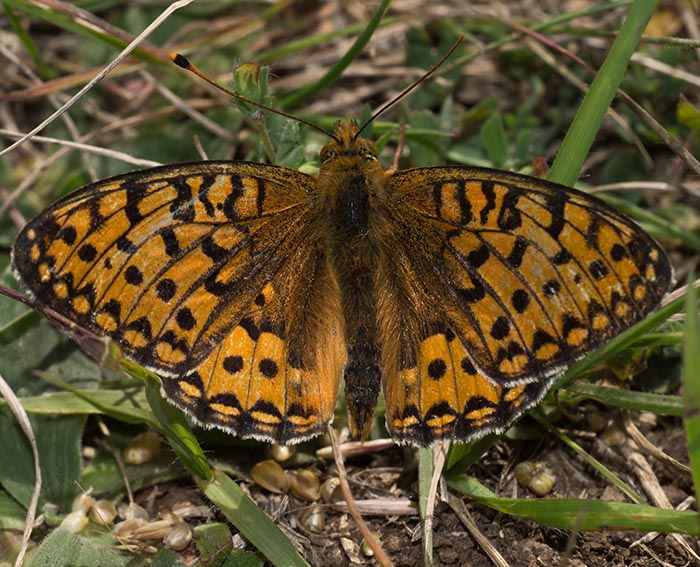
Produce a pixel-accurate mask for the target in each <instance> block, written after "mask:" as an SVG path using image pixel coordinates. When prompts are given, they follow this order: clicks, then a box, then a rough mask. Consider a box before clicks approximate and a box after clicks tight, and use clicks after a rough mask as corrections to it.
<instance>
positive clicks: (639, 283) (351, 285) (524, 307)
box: [12, 121, 672, 445]
mask: <svg viewBox="0 0 700 567" xmlns="http://www.w3.org/2000/svg"><path fill="white" fill-rule="evenodd" d="M377 157H378V156H377V149H376V147H375V145H374V144H373V143H372V142H371V141H369V140H367V139H364V138H363V137H362V136H361V134H360V129H359V128H358V126H357V124H356V123H355V122H353V121H343V122H339V123H338V124H337V125H336V127H335V129H334V131H333V133H332V139H331V141H329V142H328V143H327V144H326V145H325V146H324V147H323V149H322V150H321V153H320V169H319V173H318V176H311V175H308V174H305V173H301V172H299V171H296V170H293V169H289V168H285V167H279V166H275V165H267V164H263V163H251V162H236V161H205V162H198V163H188V164H175V165H168V166H164V167H157V168H153V169H146V170H143V171H137V172H134V173H128V174H126V175H120V176H117V177H113V178H110V179H105V180H102V181H98V182H96V183H92V184H90V185H87V186H86V187H83V188H82V189H80V190H78V191H76V192H75V193H73V194H71V195H68V196H66V197H65V198H63V199H61V200H59V201H58V202H56V203H55V204H53V205H52V206H50V207H49V208H48V209H46V210H45V211H44V212H43V213H41V214H40V215H39V216H38V217H36V218H35V219H34V220H32V221H31V222H29V223H28V224H27V225H26V226H25V227H24V229H23V230H22V231H21V233H20V234H19V236H18V237H17V239H16V242H15V244H14V248H13V258H12V263H13V267H14V271H15V273H16V274H17V276H18V278H19V279H20V281H21V282H22V284H23V285H24V286H25V287H26V288H27V289H28V290H29V291H30V292H31V294H32V295H33V296H34V298H35V300H36V301H37V302H38V303H39V304H40V305H42V306H45V307H48V308H50V309H52V310H54V311H55V312H57V313H59V314H61V315H62V316H64V317H66V318H67V319H68V320H70V321H72V322H74V323H75V324H76V325H78V326H79V327H81V328H84V329H87V330H89V331H91V332H93V333H95V334H97V335H99V336H104V337H109V338H110V339H111V340H113V341H114V342H116V344H117V345H118V346H119V348H120V349H121V351H122V352H123V354H124V355H125V356H127V357H128V358H130V359H132V360H133V361H135V362H137V363H138V364H140V365H142V366H144V367H145V368H148V369H150V370H152V371H154V372H155V373H156V374H158V375H159V376H160V377H161V379H162V389H163V393H164V395H165V396H166V397H167V399H169V400H170V401H171V402H172V403H174V404H175V405H176V406H178V407H179V408H181V409H182V410H184V411H185V412H187V413H188V414H189V415H190V416H191V417H192V418H193V419H194V421H196V422H197V423H199V424H201V425H203V426H215V427H219V428H221V429H224V430H226V431H229V432H231V433H233V434H235V435H238V436H240V437H243V438H255V439H261V440H265V441H274V442H278V443H295V442H299V441H302V440H305V439H308V438H311V437H313V436H316V435H318V434H320V433H322V432H323V431H324V429H325V427H326V424H327V423H328V422H330V421H331V419H332V418H333V413H334V408H335V404H336V398H337V394H338V389H339V385H340V382H341V380H344V382H345V395H346V401H347V407H348V413H349V423H350V428H351V431H352V433H353V435H355V436H356V437H360V438H364V437H366V436H367V434H368V432H369V429H370V427H371V424H372V418H373V413H374V409H375V405H376V402H377V398H378V395H379V393H380V390H383V394H384V399H385V404H386V425H387V428H388V430H389V432H390V433H391V435H392V437H393V438H394V439H395V440H396V441H397V442H407V443H412V444H418V445H426V444H430V443H431V442H433V441H435V440H438V439H452V440H457V441H467V440H471V439H475V438H478V437H481V436H483V435H485V434H486V433H489V432H500V431H502V430H504V428H506V427H507V426H508V425H509V424H511V423H512V422H513V421H514V420H515V419H516V418H517V417H518V416H519V415H521V414H522V413H523V412H524V411H526V410H527V409H528V408H530V407H532V406H533V405H534V404H536V403H537V402H538V401H539V400H540V399H541V398H542V396H543V395H544V394H545V393H546V391H547V389H548V388H549V387H550V386H551V384H552V383H553V382H554V381H555V380H556V379H557V378H558V377H560V376H561V375H562V373H563V372H564V370H565V369H566V367H567V366H568V365H569V364H570V363H571V362H572V361H574V360H577V359H579V358H581V357H582V356H584V355H585V354H586V353H587V352H589V351H590V350H592V349H594V348H595V347H597V346H599V345H601V344H602V343H604V342H605V341H607V340H609V339H610V338H611V337H613V336H615V335H616V334H618V333H620V332H621V331H622V330H624V329H626V328H628V327H630V326H631V325H633V324H634V323H636V322H637V321H639V320H640V319H642V318H644V317H645V316H646V315H647V314H648V313H649V312H651V311H652V310H653V309H654V308H655V307H656V306H657V305H658V304H659V302H660V300H661V298H662V297H663V295H664V294H665V293H666V291H667V290H668V288H669V286H670V285H671V282H672V269H671V266H670V263H669V261H668V259H667V257H666V255H665V253H664V251H663V250H662V248H661V247H660V246H659V245H658V244H657V243H656V242H655V241H654V239H653V238H652V237H650V236H649V235H648V234H646V233H645V232H644V231H643V230H642V229H641V228H639V227H638V226H637V225H636V224H635V223H634V222H633V221H632V220H631V219H629V218H628V217H627V216H625V215H624V214H622V213H620V212H618V211H616V210H614V209H613V208H611V207H610V206H608V205H607V204H605V203H604V202H602V201H600V200H599V199H597V198H594V197H592V196H590V195H587V194H585V193H582V192H579V191H577V190H574V189H571V188H568V187H564V186H561V185H557V184H554V183H550V182H547V181H544V180H542V179H536V178H532V177H528V176H525V175H520V174H515V173H508V172H504V171H497V170H491V169H481V168H474V167H464V166H444V167H427V168H416V169H408V170H403V171H396V172H387V171H384V170H383V169H382V167H381V165H380V164H379V162H378V159H377Z"/></svg>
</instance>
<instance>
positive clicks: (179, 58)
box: [170, 53, 192, 69]
mask: <svg viewBox="0 0 700 567" xmlns="http://www.w3.org/2000/svg"><path fill="white" fill-rule="evenodd" d="M170 60H171V61H172V62H173V63H175V65H177V66H178V67H182V68H183V69H189V68H191V67H192V64H191V63H190V62H189V61H188V60H187V57H185V56H184V55H181V54H180V53H171V54H170Z"/></svg>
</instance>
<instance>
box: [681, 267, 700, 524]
mask: <svg viewBox="0 0 700 567" xmlns="http://www.w3.org/2000/svg"><path fill="white" fill-rule="evenodd" d="M689 282H690V283H689V285H688V293H687V295H686V315H685V317H686V319H685V344H684V346H683V405H684V406H685V420H684V425H685V436H686V439H687V442H688V452H689V455H690V469H691V471H692V474H693V484H694V486H695V497H696V498H698V495H700V349H698V345H700V315H698V308H699V307H700V306H698V290H697V289H696V288H695V287H694V285H693V283H692V280H690V278H689ZM698 525H699V526H700V516H698Z"/></svg>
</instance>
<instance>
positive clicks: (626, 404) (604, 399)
mask: <svg viewBox="0 0 700 567" xmlns="http://www.w3.org/2000/svg"><path fill="white" fill-rule="evenodd" d="M566 392H569V393H570V394H573V395H575V396H576V397H584V398H589V399H591V400H596V401H598V402H601V403H603V404H606V405H608V406H612V407H617V408H624V409H631V410H636V411H650V412H652V413H655V414H656V415H673V416H677V417H681V416H682V415H683V402H682V400H681V398H680V397H679V396H670V395H666V394H651V393H649V392H636V391H631V390H622V389H620V388H609V387H607V386H599V385H598V384H588V383H587V382H583V381H578V382H574V383H572V384H569V385H568V386H566V389H565V390H562V392H561V393H560V397H561V395H566ZM562 401H566V399H565V398H564V399H563V400H562Z"/></svg>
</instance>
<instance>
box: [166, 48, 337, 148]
mask: <svg viewBox="0 0 700 567" xmlns="http://www.w3.org/2000/svg"><path fill="white" fill-rule="evenodd" d="M170 60H171V61H172V62H173V63H175V65H177V66H178V67H182V68H183V69H185V70H186V71H189V72H190V73H193V74H194V75H197V76H198V77H199V78H200V79H202V80H203V81H205V82H207V83H209V84H210V85H211V86H213V87H214V88H217V89H219V90H220V91H221V92H224V93H226V94H227V95H229V96H232V97H233V98H235V99H238V100H240V101H241V102H244V103H246V104H250V105H252V106H257V107H258V108H262V109H263V110H267V111H269V112H274V113H275V114H279V115H280V116H284V117H285V118H288V119H290V120H295V121H296V122H300V123H301V124H305V125H306V126H310V127H311V128H313V129H314V130H318V131H319V132H322V133H323V134H325V135H326V136H328V137H330V138H332V139H333V140H335V141H336V142H337V141H338V140H337V139H336V137H335V136H334V135H333V134H332V133H331V132H329V131H328V130H326V129H325V128H321V127H320V126H318V125H316V124H314V123H313V122H309V121H308V120H304V119H303V118H299V117H298V116H294V115H293V114H289V113H287V112H284V111H283V110H279V109H277V108H272V107H270V106H267V105H265V104H263V103H261V102H258V101H256V100H253V99H250V98H248V97H245V96H243V95H240V94H238V93H237V92H235V91H232V90H231V89H227V88H226V87H224V86H222V85H220V84H219V83H217V82H216V81H214V80H213V79H210V78H209V77H207V76H206V75H205V74H204V73H203V72H202V71H200V70H199V69H197V67H195V66H194V65H192V63H190V62H189V60H188V59H187V58H186V57H185V56H184V55H180V54H179V53H171V54H170Z"/></svg>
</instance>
